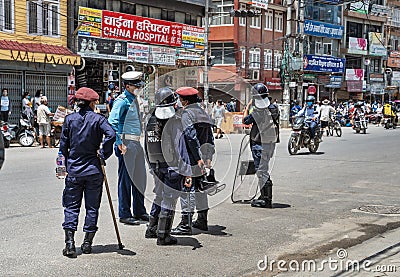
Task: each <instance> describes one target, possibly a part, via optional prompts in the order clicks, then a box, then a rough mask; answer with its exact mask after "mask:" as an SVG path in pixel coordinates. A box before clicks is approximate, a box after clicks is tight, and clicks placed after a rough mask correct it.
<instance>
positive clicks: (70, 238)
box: [63, 229, 76, 257]
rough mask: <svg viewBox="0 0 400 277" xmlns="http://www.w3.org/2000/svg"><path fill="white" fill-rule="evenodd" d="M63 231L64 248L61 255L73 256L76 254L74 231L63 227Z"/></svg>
mask: <svg viewBox="0 0 400 277" xmlns="http://www.w3.org/2000/svg"><path fill="white" fill-rule="evenodd" d="M64 232H65V248H64V249H63V255H64V256H67V257H74V256H75V255H76V249H75V241H74V235H75V231H74V230H71V229H64Z"/></svg>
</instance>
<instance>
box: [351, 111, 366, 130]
mask: <svg viewBox="0 0 400 277" xmlns="http://www.w3.org/2000/svg"><path fill="white" fill-rule="evenodd" d="M353 129H354V130H355V131H356V133H357V134H359V133H360V132H362V133H363V134H366V133H367V129H368V122H367V119H366V118H365V115H364V114H363V113H360V114H359V115H357V116H356V117H354V126H353Z"/></svg>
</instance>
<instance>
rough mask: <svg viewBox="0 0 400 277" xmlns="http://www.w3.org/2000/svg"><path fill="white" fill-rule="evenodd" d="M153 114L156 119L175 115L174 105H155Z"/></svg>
mask: <svg viewBox="0 0 400 277" xmlns="http://www.w3.org/2000/svg"><path fill="white" fill-rule="evenodd" d="M155 115H156V117H157V118H158V119H168V118H171V117H173V116H174V115H175V108H174V106H167V107H157V108H156V111H155Z"/></svg>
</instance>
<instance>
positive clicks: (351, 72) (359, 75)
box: [346, 68, 364, 81]
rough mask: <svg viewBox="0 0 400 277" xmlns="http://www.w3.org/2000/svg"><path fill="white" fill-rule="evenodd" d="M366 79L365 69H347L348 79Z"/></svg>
mask: <svg viewBox="0 0 400 277" xmlns="http://www.w3.org/2000/svg"><path fill="white" fill-rule="evenodd" d="M362 80H364V69H354V68H347V69H346V81H362Z"/></svg>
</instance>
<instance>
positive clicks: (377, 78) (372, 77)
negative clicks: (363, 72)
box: [369, 73, 383, 82]
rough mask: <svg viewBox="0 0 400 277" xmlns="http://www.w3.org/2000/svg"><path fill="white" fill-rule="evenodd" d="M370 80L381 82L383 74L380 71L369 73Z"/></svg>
mask: <svg viewBox="0 0 400 277" xmlns="http://www.w3.org/2000/svg"><path fill="white" fill-rule="evenodd" d="M369 81H370V82H383V74H380V73H371V74H369Z"/></svg>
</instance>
